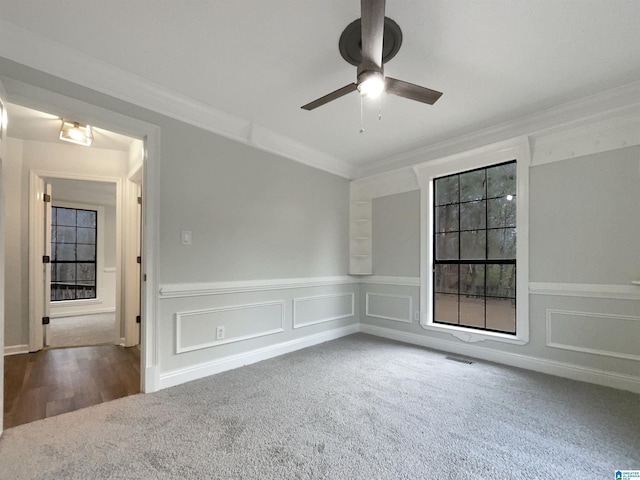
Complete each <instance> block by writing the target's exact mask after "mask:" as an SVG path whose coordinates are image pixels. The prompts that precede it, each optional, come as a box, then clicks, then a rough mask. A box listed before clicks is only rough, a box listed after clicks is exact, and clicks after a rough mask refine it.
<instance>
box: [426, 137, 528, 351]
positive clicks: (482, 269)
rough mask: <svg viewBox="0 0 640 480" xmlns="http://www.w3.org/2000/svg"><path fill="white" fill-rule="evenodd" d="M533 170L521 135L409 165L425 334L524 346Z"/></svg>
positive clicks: (526, 333)
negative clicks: (415, 197) (416, 209)
mask: <svg viewBox="0 0 640 480" xmlns="http://www.w3.org/2000/svg"><path fill="white" fill-rule="evenodd" d="M530 164H531V150H530V146H529V139H528V138H527V137H519V138H514V139H511V140H505V141H503V142H499V143H494V144H491V145H485V146H483V147H479V148H475V149H473V150H467V151H465V152H461V153H458V154H454V155H450V156H448V157H442V158H438V159H434V160H429V161H426V162H424V163H421V164H419V165H416V166H414V167H413V170H414V172H415V174H416V176H417V179H418V184H419V186H420V198H421V213H420V216H421V220H420V228H421V235H420V238H421V241H420V313H419V315H418V316H419V318H420V325H421V326H422V328H424V329H425V330H431V331H434V332H437V333H438V334H442V333H445V334H449V335H451V336H453V337H455V338H457V339H458V340H462V341H464V342H482V341H485V340H491V341H495V342H504V343H511V344H515V345H524V344H526V343H528V342H529V166H530ZM516 240H517V244H516Z"/></svg>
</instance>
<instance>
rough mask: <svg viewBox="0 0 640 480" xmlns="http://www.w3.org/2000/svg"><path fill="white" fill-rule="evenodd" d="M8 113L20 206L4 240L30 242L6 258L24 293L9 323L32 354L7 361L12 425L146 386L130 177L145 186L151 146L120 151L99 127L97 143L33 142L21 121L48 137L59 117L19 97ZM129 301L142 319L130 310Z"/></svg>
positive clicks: (7, 416) (136, 143)
mask: <svg viewBox="0 0 640 480" xmlns="http://www.w3.org/2000/svg"><path fill="white" fill-rule="evenodd" d="M7 110H8V114H9V118H10V119H15V123H12V122H10V123H9V125H10V127H9V128H8V129H7V134H8V135H7V137H8V139H7V140H8V142H9V145H10V149H9V155H8V158H9V161H13V162H14V163H17V164H19V169H18V170H19V172H18V175H17V176H16V178H15V179H14V180H16V182H15V184H14V187H13V189H11V191H10V192H9V194H8V196H9V198H8V199H7V200H8V202H7V203H8V204H12V205H15V206H17V207H18V208H17V210H19V212H13V213H14V214H13V215H10V217H11V218H10V220H11V221H10V222H8V223H7V230H8V231H7V236H8V238H19V239H20V243H21V244H22V245H24V244H25V243H27V244H28V249H26V248H23V249H22V250H20V251H19V252H18V253H19V254H18V255H17V257H18V260H15V259H14V263H15V265H8V267H9V268H11V267H14V271H15V272H16V273H17V275H16V276H17V277H20V279H19V281H17V282H16V285H19V286H20V287H24V286H25V283H26V288H13V290H17V291H18V295H17V297H20V301H19V302H16V303H17V304H18V306H19V307H23V308H21V309H20V308H18V309H17V310H16V309H15V308H14V309H13V310H12V307H15V305H8V307H9V308H7V309H6V310H7V312H8V315H6V318H5V321H9V322H12V324H13V325H14V326H15V324H20V327H21V328H23V329H24V322H25V321H27V323H28V345H25V347H27V348H26V350H27V351H28V352H29V353H27V352H20V351H14V352H12V353H15V355H11V356H8V357H6V358H5V376H4V379H5V395H4V398H5V405H4V423H5V428H9V427H11V426H15V425H18V424H21V423H26V422H28V421H32V420H35V419H39V418H45V417H49V416H53V415H56V414H59V413H64V412H67V411H72V410H75V409H78V408H83V407H85V406H89V405H93V404H96V403H101V402H104V401H109V400H112V399H114V398H119V397H121V396H125V395H129V394H132V393H138V392H140V391H141V388H140V387H141V381H140V373H141V369H140V359H141V355H140V349H139V344H140V332H139V328H140V323H139V322H140V320H141V318H142V312H141V305H140V297H141V290H140V284H141V278H140V277H141V270H140V264H139V263H138V262H137V258H139V257H140V256H141V245H140V231H141V215H140V203H139V201H138V193H137V192H138V188H139V185H138V184H137V183H136V181H135V179H137V178H138V177H140V183H141V178H142V176H141V175H140V172H142V168H143V152H144V148H143V142H142V141H141V140H136V139H130V144H128V145H127V146H126V148H125V149H123V148H122V145H118V144H117V143H114V141H113V138H116V139H117V140H119V141H123V140H122V138H120V137H122V136H121V135H118V134H113V133H112V132H108V131H106V130H100V129H95V128H94V135H95V136H96V140H100V142H99V145H102V146H103V147H102V148H96V149H94V147H90V148H86V147H80V146H76V145H73V146H68V145H62V144H58V143H56V140H57V139H56V138H55V136H52V135H49V137H42V138H34V135H35V133H34V129H31V128H29V129H23V130H25V131H26V130H28V131H29V134H28V135H27V134H24V133H20V132H21V122H20V121H21V120H25V119H29V118H30V119H31V120H30V121H31V123H34V122H38V121H39V122H40V123H36V126H37V128H35V130H38V129H39V130H41V132H40V133H45V129H46V128H49V127H50V128H58V129H59V123H60V121H61V120H60V118H58V117H55V116H53V115H47V114H43V113H42V112H35V113H31V111H28V110H31V109H27V108H26V107H22V106H19V105H13V104H7ZM30 115H31V117H30ZM34 115H35V118H36V120H34V117H33V116H34ZM56 123H57V124H58V126H57V127H55V124H56ZM11 125H15V129H12V128H11ZM14 132H15V134H14ZM20 136H22V138H20ZM109 162H111V163H109ZM15 170H16V169H15V165H14V169H13V170H10V171H9V172H8V174H9V175H12V174H15V173H16V172H15ZM24 179H28V182H24V181H22V182H21V181H20V180H24ZM132 179H134V180H132ZM9 183H12V184H13V183H14V182H12V180H11V179H10V182H9ZM132 192H135V197H131V193H132ZM25 199H26V201H25ZM12 200H14V201H12ZM25 217H26V218H25ZM72 217H73V222H75V223H74V224H72V221H71V218H72ZM132 219H135V221H137V223H134V222H133V221H132ZM25 224H26V225H27V227H28V228H25ZM90 227H94V228H93V229H92V228H90ZM25 232H28V233H27V237H28V242H24V236H25ZM52 234H53V238H52ZM130 237H131V238H130ZM9 243H11V242H9ZM12 253H13V254H15V253H16V252H12ZM14 257H15V255H14ZM14 257H12V258H14ZM9 258H10V257H9V254H7V260H9ZM25 259H26V261H25ZM9 263H11V261H9ZM25 264H26V265H28V267H27V270H28V271H27V272H26V274H25V272H24V265H25ZM18 272H19V273H18ZM132 272H134V273H132ZM136 275H137V277H136ZM125 279H129V280H128V281H125ZM131 279H133V281H132V280H131ZM6 289H7V291H8V290H12V287H9V286H8V285H7V286H6ZM10 293H12V294H14V293H15V292H14V291H12V292H10ZM125 304H126V306H127V308H126V312H127V313H129V312H132V311H133V312H135V313H136V315H134V316H133V317H131V316H125V315H124V312H125ZM132 305H133V307H132ZM131 323H132V324H133V327H132V326H131V325H130V324H131ZM101 329H102V331H101ZM65 331H66V333H65ZM125 337H128V338H125ZM125 344H127V347H129V348H125V347H124V345H125ZM5 345H6V342H5Z"/></svg>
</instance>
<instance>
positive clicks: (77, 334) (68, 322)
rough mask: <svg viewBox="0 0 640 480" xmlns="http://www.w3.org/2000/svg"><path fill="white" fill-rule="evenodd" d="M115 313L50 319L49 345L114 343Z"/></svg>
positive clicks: (79, 345) (69, 345) (67, 345)
mask: <svg viewBox="0 0 640 480" xmlns="http://www.w3.org/2000/svg"><path fill="white" fill-rule="evenodd" d="M115 315H116V314H115V313H97V314H93V315H78V316H76V317H62V318H52V319H51V324H50V325H51V345H50V346H51V347H54V348H55V347H81V346H85V345H102V344H105V343H111V344H113V343H114V340H115V337H116V326H115V318H116V317H115Z"/></svg>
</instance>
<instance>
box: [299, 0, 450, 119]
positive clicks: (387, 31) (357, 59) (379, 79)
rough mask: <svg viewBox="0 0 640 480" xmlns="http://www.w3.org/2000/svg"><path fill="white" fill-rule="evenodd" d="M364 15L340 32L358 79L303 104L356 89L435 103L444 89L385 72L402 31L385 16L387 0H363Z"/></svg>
mask: <svg viewBox="0 0 640 480" xmlns="http://www.w3.org/2000/svg"><path fill="white" fill-rule="evenodd" d="M360 8H361V15H362V18H361V19H358V20H356V21H354V22H352V23H351V24H349V25H348V26H347V28H345V30H344V31H343V32H342V35H341V36H340V42H339V47H340V54H341V55H342V57H343V58H344V59H345V60H346V61H347V62H349V63H351V64H352V65H355V66H357V67H358V70H357V76H356V82H355V83H350V84H349V85H346V86H344V87H342V88H339V89H338V90H336V91H334V92H331V93H329V94H328V95H325V96H324V97H320V98H318V99H317V100H314V101H313V102H310V103H307V104H306V105H303V106H302V107H301V108H302V109H304V110H313V109H314V108H318V107H320V106H322V105H324V104H326V103H329V102H331V101H333V100H335V99H337V98H340V97H342V96H344V95H346V94H348V93H351V92H353V91H355V90H358V91H359V92H360V95H362V96H363V97H372V98H375V97H377V96H378V95H380V94H381V93H382V92H383V91H385V92H387V93H391V94H393V95H398V96H399V97H404V98H408V99H410V100H416V101H418V102H422V103H427V104H429V105H433V104H434V103H435V102H436V101H437V100H438V99H439V98H440V96H442V92H438V91H436V90H431V89H430V88H426V87H421V86H419V85H414V84H413V83H409V82H405V81H403V80H397V79H395V78H391V77H385V76H384V67H383V64H384V63H386V62H388V61H389V60H391V58H393V56H394V55H395V54H396V53H398V50H399V49H400V45H401V44H402V31H401V30H400V27H399V26H398V24H397V23H396V22H394V21H393V20H391V19H390V18H387V17H385V16H384V10H385V0H360Z"/></svg>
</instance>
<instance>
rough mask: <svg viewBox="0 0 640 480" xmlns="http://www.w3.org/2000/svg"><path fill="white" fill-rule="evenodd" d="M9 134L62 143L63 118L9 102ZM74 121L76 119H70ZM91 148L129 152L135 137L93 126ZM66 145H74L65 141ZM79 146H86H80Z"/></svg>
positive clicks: (15, 136) (10, 135)
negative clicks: (61, 127)
mask: <svg viewBox="0 0 640 480" xmlns="http://www.w3.org/2000/svg"><path fill="white" fill-rule="evenodd" d="M6 107H7V117H8V119H9V121H8V122H7V136H9V137H13V138H19V139H20V140H31V141H37V142H51V143H62V142H61V140H60V139H59V136H60V126H61V119H60V117H58V116H56V115H52V114H49V113H44V112H39V111H37V110H32V109H30V108H27V107H23V106H20V105H15V104H12V103H7V105H6ZM69 120H71V121H74V119H69ZM92 130H93V143H92V145H91V148H103V149H108V150H119V151H123V152H128V151H129V148H130V146H131V144H132V143H133V142H136V141H139V140H136V139H135V138H131V137H127V136H124V135H120V134H118V133H114V132H110V131H108V130H104V129H101V128H96V127H92ZM64 145H72V144H70V143H66V142H65V143H64ZM77 148H86V147H82V146H78V147H77Z"/></svg>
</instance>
